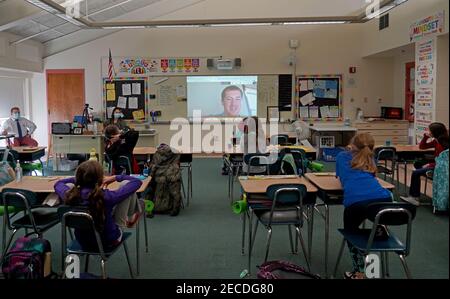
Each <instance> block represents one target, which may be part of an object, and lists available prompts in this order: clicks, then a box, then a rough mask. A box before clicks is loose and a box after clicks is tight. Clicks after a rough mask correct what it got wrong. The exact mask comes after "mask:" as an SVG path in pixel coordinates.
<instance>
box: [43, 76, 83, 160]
mask: <svg viewBox="0 0 450 299" xmlns="http://www.w3.org/2000/svg"><path fill="white" fill-rule="evenodd" d="M46 75H47V107H48V132H49V139H48V140H49V141H48V143H49V145H48V146H49V152H50V153H51V152H52V151H51V140H52V139H51V132H52V130H51V127H52V123H54V122H66V121H67V122H72V121H73V117H74V116H75V115H82V113H83V109H84V104H85V101H86V100H85V89H84V70H47V71H46Z"/></svg>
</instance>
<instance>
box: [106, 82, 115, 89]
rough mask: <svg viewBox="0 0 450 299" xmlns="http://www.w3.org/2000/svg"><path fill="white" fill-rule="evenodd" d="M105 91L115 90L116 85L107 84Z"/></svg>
mask: <svg viewBox="0 0 450 299" xmlns="http://www.w3.org/2000/svg"><path fill="white" fill-rule="evenodd" d="M106 89H116V85H115V84H114V83H107V84H106Z"/></svg>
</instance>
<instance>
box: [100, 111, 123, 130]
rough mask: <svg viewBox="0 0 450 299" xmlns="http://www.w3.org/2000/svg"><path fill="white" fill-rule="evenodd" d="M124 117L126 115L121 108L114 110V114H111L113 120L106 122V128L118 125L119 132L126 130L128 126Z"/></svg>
mask: <svg viewBox="0 0 450 299" xmlns="http://www.w3.org/2000/svg"><path fill="white" fill-rule="evenodd" d="M124 117H125V115H124V114H123V111H122V109H121V108H119V107H116V108H114V110H113V111H112V114H111V119H110V120H108V121H106V123H105V127H107V126H109V125H116V126H117V127H118V128H119V130H124V129H126V128H127V127H128V126H127V124H126V122H125V121H124Z"/></svg>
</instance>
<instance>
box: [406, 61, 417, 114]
mask: <svg viewBox="0 0 450 299" xmlns="http://www.w3.org/2000/svg"><path fill="white" fill-rule="evenodd" d="M415 74H416V64H415V62H409V63H407V64H406V73H405V119H406V120H408V121H409V122H414V113H415V112H414V111H415V84H416V82H415V78H416V76H415Z"/></svg>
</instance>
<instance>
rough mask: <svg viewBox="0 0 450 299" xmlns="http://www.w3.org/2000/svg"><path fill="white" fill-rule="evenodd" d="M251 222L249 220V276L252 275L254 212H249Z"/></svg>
mask: <svg viewBox="0 0 450 299" xmlns="http://www.w3.org/2000/svg"><path fill="white" fill-rule="evenodd" d="M249 213H250V215H249V220H248V274H249V275H250V274H251V273H252V269H251V267H252V222H253V211H251V210H249Z"/></svg>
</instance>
